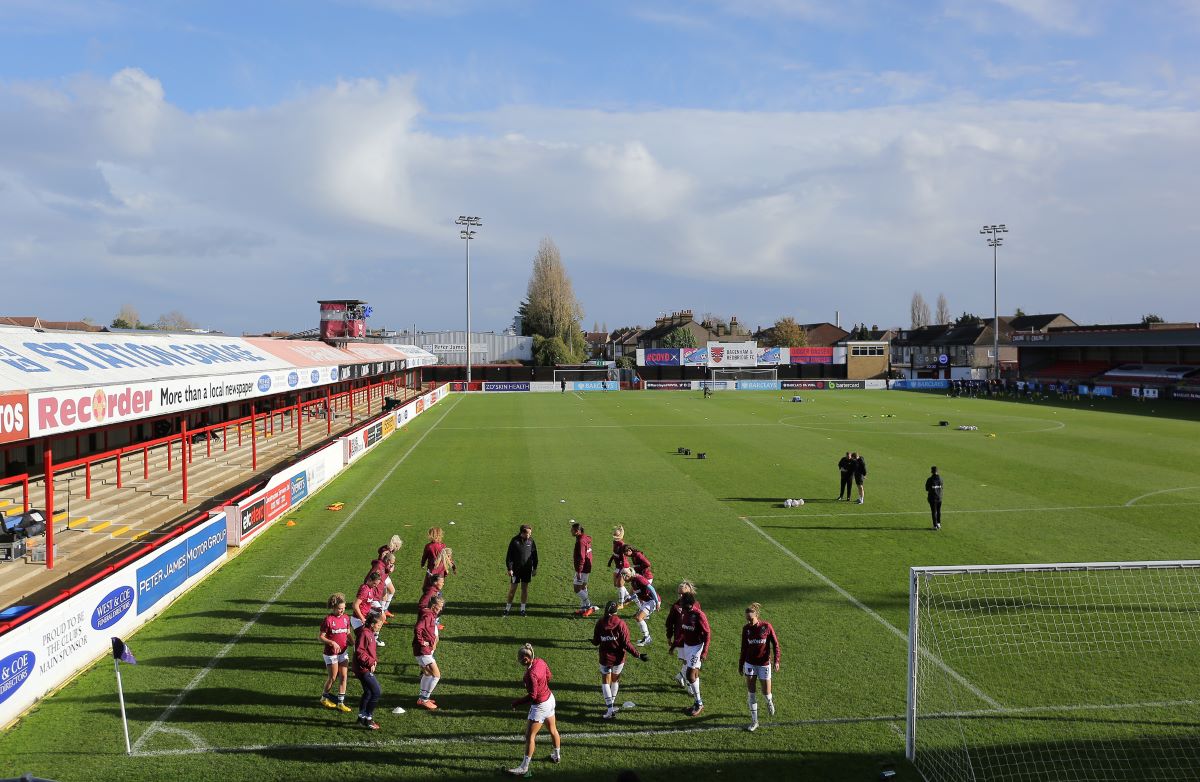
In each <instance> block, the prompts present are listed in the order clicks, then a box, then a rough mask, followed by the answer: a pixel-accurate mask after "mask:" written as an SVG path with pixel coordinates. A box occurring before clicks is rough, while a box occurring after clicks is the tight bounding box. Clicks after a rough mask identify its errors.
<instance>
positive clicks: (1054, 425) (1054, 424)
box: [776, 415, 1067, 437]
mask: <svg viewBox="0 0 1200 782" xmlns="http://www.w3.org/2000/svg"><path fill="white" fill-rule="evenodd" d="M811 417H812V416H811V415H785V416H784V417H783V418H780V419H779V420H778V421H777V422H776V423H778V424H780V425H782V426H790V427H792V428H794V429H812V430H814V431H818V432H843V433H845V432H846V431H847V428H846V427H845V426H840V427H836V426H834V427H831V426H810V425H808V424H790V423H788V420H789V419H793V418H811ZM1006 417H1007V418H1023V419H1024V420H1026V421H1040V420H1041V419H1040V418H1029V417H1027V416H1019V415H1018V416H1006ZM856 420H864V419H856ZM866 420H871V419H866ZM826 423H837V422H836V421H826ZM847 423H848V424H852V423H853V422H847ZM872 423H874V421H873V420H872ZM1050 424H1051V426H1047V427H1044V428H1042V429H1017V430H1015V431H1011V432H1009V431H1003V430H1001V431H998V432H996V434H1002V435H1010V434H1037V433H1038V432H1057V431H1058V430H1059V429H1066V428H1067V425H1066V424H1065V423H1063V422H1062V421H1051V422H1050ZM930 428H933V429H936V430H937V431H933V432H888V431H884V430H875V431H872V430H870V429H857V428H856V429H855V430H854V432H853V433H854V434H889V435H894V436H896V437H939V436H942V435H944V434H945V433H946V431H947V429H946V428H945V427H930ZM987 428H988V427H986V426H980V430H984V429H987ZM964 434H969V433H964ZM976 434H978V433H976Z"/></svg>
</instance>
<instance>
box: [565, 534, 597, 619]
mask: <svg viewBox="0 0 1200 782" xmlns="http://www.w3.org/2000/svg"><path fill="white" fill-rule="evenodd" d="M571 534H572V535H574V536H575V552H574V554H573V555H572V559H573V563H574V566H575V580H574V582H573V586H574V589H575V596H576V597H578V598H579V610H578V611H576V612H575V613H576V615H578V616H583V617H588V616H591V615H592V614H594V613H595V612H596V609H595V607H594V606H593V605H592V600H591V598H590V597H589V596H588V579H589V578H590V577H591V574H592V536H591V535H589V534H587V533H586V532H585V531H584V529H583V525H582V524H580V523H579V522H577V521H574V520H572V521H571Z"/></svg>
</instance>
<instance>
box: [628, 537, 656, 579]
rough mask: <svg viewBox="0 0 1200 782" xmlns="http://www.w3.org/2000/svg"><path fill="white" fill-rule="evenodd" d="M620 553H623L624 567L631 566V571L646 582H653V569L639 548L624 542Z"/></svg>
mask: <svg viewBox="0 0 1200 782" xmlns="http://www.w3.org/2000/svg"><path fill="white" fill-rule="evenodd" d="M622 553H623V554H624V555H625V562H626V567H629V568H633V571H634V572H635V573H637V574H638V575H639V576H641V577H642V578H644V579H646V581H647V583H650V584H653V583H654V571H653V570H652V569H651V567H650V559H649V558H648V557H647V556H646V554H645V553H644V552H643V551H641V549H636V548H634V547H633V546H630V545H629V544H625V548H624V550H623V551H622Z"/></svg>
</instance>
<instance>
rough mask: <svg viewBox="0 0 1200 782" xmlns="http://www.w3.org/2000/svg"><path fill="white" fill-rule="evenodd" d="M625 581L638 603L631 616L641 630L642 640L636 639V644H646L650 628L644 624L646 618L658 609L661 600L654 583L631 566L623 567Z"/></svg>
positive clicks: (648, 641)
mask: <svg viewBox="0 0 1200 782" xmlns="http://www.w3.org/2000/svg"><path fill="white" fill-rule="evenodd" d="M625 583H626V584H628V585H629V586H628V587H627V588H628V589H629V591H630V592H631V593H632V594H633V597H634V599H635V600H637V604H638V612H637V614H635V615H634V617H633V618H634V619H635V620H636V621H637V623H638V628H639V629H640V630H641V631H642V640H640V641H638V643H637V645H638V646H647V645H649V643H650V628H649V627H647V626H646V620H647V619H648V618H649V617H650V614H653V613H654V612H655V611H657V610H658V609H659V606H661V605H662V601H660V600H659V599H658V592H656V591H654V585H653V584H651V583H650V582H649V581H648V580H647V579H646V578H644V577H643V576H639V575H638V574H637V573H636V572H634V570H633V568H626V569H625Z"/></svg>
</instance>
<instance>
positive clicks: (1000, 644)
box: [905, 561, 1200, 782]
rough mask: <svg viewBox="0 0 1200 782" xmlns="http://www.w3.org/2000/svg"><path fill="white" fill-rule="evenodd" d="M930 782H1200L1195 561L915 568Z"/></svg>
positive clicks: (917, 717) (915, 718)
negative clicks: (1192, 781) (1114, 781)
mask: <svg viewBox="0 0 1200 782" xmlns="http://www.w3.org/2000/svg"><path fill="white" fill-rule="evenodd" d="M909 589H910V592H909V649H908V667H909V671H908V708H907V714H906V717H907V731H906V736H905V751H906V754H907V756H908V759H909V760H910V761H912V762H913V763H914V764H915V765H916V767H917V769H918V771H920V773H921V774H922V776H923V777H924V778H925V779H926V780H927V782H959V781H960V780H961V781H962V782H984V780H987V782H1009V781H1010V780H1011V781H1013V782H1016V781H1017V780H1020V781H1022V782H1023V781H1024V780H1061V781H1062V782H1075V781H1079V782H1083V781H1087V782H1092V781H1093V780H1095V782H1101V780H1104V781H1106V782H1107V780H1115V779H1122V780H1124V779H1129V780H1133V779H1138V780H1185V779H1186V780H1195V779H1200V561H1177V562H1116V563H1111V562H1110V563H1070V564H1049V565H1005V566H965V567H945V568H912V570H911V573H910V582H909Z"/></svg>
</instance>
